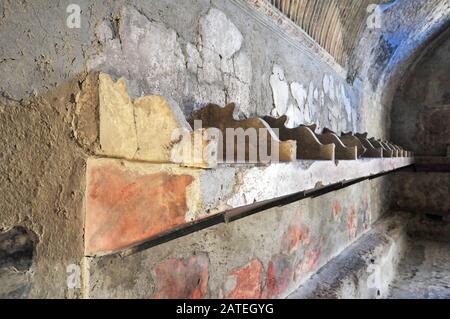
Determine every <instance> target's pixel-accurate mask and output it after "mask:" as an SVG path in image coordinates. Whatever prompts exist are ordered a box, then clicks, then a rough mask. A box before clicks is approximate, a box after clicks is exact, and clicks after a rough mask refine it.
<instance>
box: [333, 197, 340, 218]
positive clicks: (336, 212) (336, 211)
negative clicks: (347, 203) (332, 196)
mask: <svg viewBox="0 0 450 319" xmlns="http://www.w3.org/2000/svg"><path fill="white" fill-rule="evenodd" d="M333 213H334V217H338V216H339V214H340V213H341V203H340V202H339V201H338V200H337V201H336V202H335V203H334V209H333Z"/></svg>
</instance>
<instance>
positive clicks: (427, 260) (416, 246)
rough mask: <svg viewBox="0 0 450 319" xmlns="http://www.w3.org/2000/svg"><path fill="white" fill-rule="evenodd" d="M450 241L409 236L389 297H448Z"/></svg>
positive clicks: (449, 292) (449, 289)
mask: <svg viewBox="0 0 450 319" xmlns="http://www.w3.org/2000/svg"><path fill="white" fill-rule="evenodd" d="M449 265H450V243H448V242H439V241H430V240H423V239H422V240H420V239H417V238H414V239H411V240H410V241H409V244H408V249H407V251H406V253H405V256H404V258H403V259H402V260H401V262H400V264H399V267H398V275H397V277H396V279H395V280H394V282H393V283H392V284H391V287H390V293H389V298H393V299H449V298H450V272H449Z"/></svg>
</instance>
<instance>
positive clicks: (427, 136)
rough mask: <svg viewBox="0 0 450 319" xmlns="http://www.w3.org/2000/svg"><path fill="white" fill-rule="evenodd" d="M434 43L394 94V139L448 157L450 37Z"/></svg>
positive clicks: (420, 151)
mask: <svg viewBox="0 0 450 319" xmlns="http://www.w3.org/2000/svg"><path fill="white" fill-rule="evenodd" d="M447 34H450V33H449V32H447ZM433 46H434V50H429V52H427V53H426V54H425V55H424V56H423V57H422V58H421V59H420V61H419V62H417V63H416V65H415V66H414V68H413V69H412V70H410V71H409V72H408V76H407V78H406V80H404V83H402V86H401V87H400V89H399V90H398V92H397V93H396V95H395V97H394V102H393V109H392V138H393V141H395V142H397V143H400V144H401V145H403V146H404V147H406V148H408V149H410V150H412V151H414V152H415V153H416V154H417V155H435V156H445V155H446V153H447V146H448V145H450V125H449V123H450V61H449V59H448V55H449V52H450V40H449V38H448V36H446V37H445V36H444V37H443V38H442V39H441V40H439V41H438V42H437V43H436V44H434V45H433Z"/></svg>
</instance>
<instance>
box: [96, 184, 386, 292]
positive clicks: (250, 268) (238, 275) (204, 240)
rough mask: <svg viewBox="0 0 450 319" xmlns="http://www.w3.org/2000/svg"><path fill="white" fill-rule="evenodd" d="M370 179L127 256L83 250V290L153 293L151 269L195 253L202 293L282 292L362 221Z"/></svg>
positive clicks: (358, 230)
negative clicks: (204, 270) (89, 254)
mask: <svg viewBox="0 0 450 319" xmlns="http://www.w3.org/2000/svg"><path fill="white" fill-rule="evenodd" d="M373 182H374V181H366V182H363V183H361V184H358V185H353V186H351V187H349V188H346V189H343V190H339V191H337V192H334V193H330V194H327V195H324V196H322V197H319V198H315V199H307V200H304V201H300V202H297V203H294V204H290V205H288V206H285V207H280V208H273V209H269V210H267V211H265V212H263V213H260V214H256V215H253V216H251V217H248V218H245V219H241V220H238V221H235V222H232V223H228V224H220V225H217V226H214V227H212V228H208V229H204V230H201V231H199V232H196V233H194V234H191V235H189V236H186V237H183V238H179V239H176V240H173V241H171V242H169V243H165V244H162V245H160V246H156V247H153V248H151V249H147V250H144V251H141V252H138V253H135V254H133V255H130V256H127V257H119V256H104V257H100V258H89V259H88V262H89V269H90V277H89V288H88V289H89V296H90V297H106V296H108V297H113V298H116V297H137V298H142V297H148V296H155V294H156V296H157V293H158V291H159V289H160V288H158V287H159V285H161V284H162V283H165V282H166V280H169V279H167V276H166V275H158V274H157V273H156V272H154V271H153V270H154V269H161V267H164V266H161V265H166V266H167V265H169V264H172V263H174V262H175V260H185V263H186V260H190V259H191V258H195V257H194V256H200V255H206V256H208V260H209V266H208V267H209V270H208V273H209V280H208V289H207V291H208V293H206V294H205V295H204V296H203V297H206V298H216V297H237V296H239V297H242V298H250V297H252V298H253V297H254V298H257V297H259V296H262V297H268V298H280V297H284V296H287V295H288V294H289V293H290V292H292V291H293V290H294V289H295V288H296V287H297V286H298V285H299V284H300V283H302V282H304V281H305V280H307V279H308V278H309V277H310V276H311V275H312V274H313V273H314V272H315V271H317V270H318V269H319V268H320V267H321V266H322V265H324V264H325V263H326V262H327V261H329V260H330V259H331V258H332V257H334V256H336V255H337V254H338V253H339V252H341V251H342V249H344V248H345V247H347V245H349V244H350V243H351V242H353V241H354V240H355V238H358V237H359V236H360V235H361V234H363V233H364V232H365V231H366V230H367V229H369V225H370V223H371V221H372V218H375V215H376V214H378V212H376V213H374V212H372V210H371V206H372V205H371V201H372V197H371V192H370V189H371V188H372V187H373V185H372V183H373ZM361 192H363V193H364V194H367V198H366V197H364V196H363V197H361V196H359V194H361ZM374 200H378V198H377V197H375V198H374ZM385 200H386V201H387V199H385ZM336 202H339V207H340V208H339V214H338V216H336V206H337V205H336ZM349 220H351V225H352V226H351V228H349ZM177 263H180V262H178V261H177ZM126 265H127V266H126ZM167 267H169V266H167ZM170 267H171V266H170ZM140 269H146V270H150V271H146V272H142V271H140ZM164 273H169V271H165V272H163V274H164ZM156 283H159V284H156Z"/></svg>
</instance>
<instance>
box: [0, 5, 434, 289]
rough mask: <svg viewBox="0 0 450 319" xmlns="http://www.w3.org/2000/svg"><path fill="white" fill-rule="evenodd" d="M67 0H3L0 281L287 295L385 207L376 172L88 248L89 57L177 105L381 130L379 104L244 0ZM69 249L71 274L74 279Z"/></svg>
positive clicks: (93, 65)
mask: <svg viewBox="0 0 450 319" xmlns="http://www.w3.org/2000/svg"><path fill="white" fill-rule="evenodd" d="M72 2H73V1H68V0H67V1H61V2H58V3H57V4H55V3H53V2H50V1H43V0H40V1H20V2H17V1H2V2H1V3H0V16H1V19H0V139H1V143H0V145H2V152H1V153H0V156H1V160H2V164H1V165H0V181H1V183H0V187H1V188H0V191H1V193H2V197H1V199H0V254H1V255H0V256H6V257H5V258H3V257H2V260H6V262H2V263H0V283H1V284H0V296H6V297H14V296H18V297H81V296H91V297H99V296H103V297H106V296H108V297H109V296H111V297H116V296H123V297H167V296H174V297H176V296H182V297H205V296H209V297H214V296H215V297H218V296H240V295H239V294H242V295H249V294H250V295H251V296H254V297H259V296H265V297H283V296H286V295H287V294H288V293H289V292H290V291H292V289H294V288H295V286H296V285H297V284H298V283H300V282H301V281H302V280H304V278H306V277H307V276H308V275H309V274H311V273H312V272H314V271H315V270H317V269H318V267H320V266H321V265H323V264H324V263H325V262H326V261H328V260H329V259H330V258H331V257H332V256H334V255H336V254H337V253H339V252H340V251H341V250H342V249H344V248H345V247H346V246H347V245H348V244H350V243H351V242H352V241H353V240H354V239H355V237H357V236H358V235H360V234H361V233H362V232H363V231H364V230H365V229H366V228H368V227H370V223H371V222H372V221H374V220H376V219H377V218H378V217H379V216H380V215H381V214H383V213H384V212H385V211H386V208H387V200H388V196H386V190H387V189H388V184H389V181H388V178H383V179H378V180H372V181H370V182H364V183H361V184H357V185H354V186H352V187H351V188H348V189H346V190H343V191H339V192H337V193H333V194H329V195H327V196H325V197H320V198H317V199H313V200H306V201H302V202H299V203H295V204H292V205H289V206H287V207H282V208H277V209H271V210H269V211H267V212H263V213H261V214H259V215H256V216H253V217H250V218H246V219H242V220H240V221H237V222H234V223H231V224H225V225H220V226H216V227H213V228H210V229H206V230H202V231H200V232H197V233H195V234H193V235H190V236H187V237H184V238H181V239H177V240H175V241H173V242H169V243H166V244H164V245H161V246H158V247H154V248H151V249H148V250H146V251H143V252H140V253H137V254H134V255H132V256H128V257H125V258H120V257H117V256H114V257H102V258H98V259H91V258H85V257H84V256H83V255H84V253H83V248H84V247H83V246H84V242H83V232H84V229H83V227H84V225H83V224H84V210H83V209H84V208H83V205H84V195H85V194H84V190H85V180H86V177H85V171H86V167H85V165H86V159H87V158H88V157H89V156H90V155H92V149H91V148H90V145H91V144H92V143H93V142H95V141H96V139H97V138H98V137H97V136H95V134H94V135H90V134H89V132H96V131H97V130H96V129H89V128H92V127H91V126H92V125H93V126H95V125H96V124H97V118H96V116H97V114H96V113H95V112H93V109H92V108H91V106H95V104H96V101H92V100H90V97H85V96H81V97H80V95H78V93H79V91H80V89H81V88H82V87H83V86H85V85H89V81H86V76H87V74H88V72H89V71H95V70H100V71H105V72H108V73H111V74H113V75H114V76H116V77H124V78H125V79H126V81H127V85H128V87H129V90H130V92H131V94H132V95H133V97H139V96H143V95H149V94H162V95H164V96H166V97H168V98H171V99H172V100H173V101H175V102H176V103H178V104H179V105H180V107H181V109H182V110H183V111H184V113H185V115H189V114H190V113H191V112H192V111H193V110H195V109H197V108H199V107H201V106H202V105H203V104H205V103H209V102H215V103H218V104H221V105H224V104H225V103H228V102H237V103H238V106H239V114H237V115H238V116H239V117H246V116H254V115H266V114H270V113H272V114H273V115H283V114H287V115H288V117H289V125H296V124H299V123H303V122H309V121H314V122H316V123H317V124H319V128H320V129H321V128H323V127H325V126H326V127H330V128H332V129H334V130H336V131H338V132H339V131H349V130H353V131H365V130H368V131H369V133H371V135H374V136H377V137H378V136H379V137H384V136H387V135H388V131H387V129H386V126H385V125H384V122H382V121H381V120H380V119H384V116H385V113H386V112H385V110H384V109H383V107H382V106H379V105H377V104H376V103H375V102H373V103H372V102H371V103H369V104H367V105H366V104H365V102H361V101H366V100H367V98H366V95H365V94H366V93H365V88H366V87H365V86H364V85H362V84H363V83H364V81H365V78H366V77H365V75H361V76H360V78H359V79H356V80H355V81H354V82H352V81H347V79H346V77H345V71H344V72H338V71H337V69H339V68H336V65H335V64H333V63H331V62H330V60H327V59H324V58H323V55H321V54H319V53H318V52H321V50H320V49H319V48H318V47H317V45H315V44H314V43H312V42H308V41H310V40H307V39H306V38H307V37H303V38H302V39H303V40H302V41H298V39H293V38H292V37H291V36H290V35H289V34H288V33H287V32H286V31H285V30H282V29H280V27H279V26H278V25H277V23H276V22H275V21H274V20H273V19H271V18H269V17H267V16H263V15H261V13H260V12H257V11H255V10H254V9H255V8H254V7H251V6H249V5H250V4H251V2H250V1H238V0H234V1H220V0H213V1H207V0H193V1H177V2H175V1H169V0H159V1H114V2H110V1H95V2H91V1H78V4H79V5H80V7H81V9H82V15H81V28H80V29H70V28H68V27H67V25H66V18H67V16H68V13H67V12H66V8H67V6H68V5H69V4H70V3H72ZM426 8H428V6H426ZM424 10H425V9H424ZM425 12H426V10H425ZM417 16H418V17H420V15H417ZM363 56H365V55H363ZM387 59H388V58H387ZM383 61H384V60H383ZM349 82H352V83H353V84H349ZM374 105H375V106H376V107H374V108H372V106H374ZM363 109H364V110H363ZM89 112H91V113H89ZM83 114H84V115H86V114H91V117H85V116H84V117H83V116H82V115H83ZM364 118H365V119H364ZM80 128H83V129H82V130H80ZM86 128H87V129H86ZM86 132H88V134H85V133H86ZM276 182H281V181H276ZM274 187H276V185H275V183H274ZM349 199H352V200H349ZM71 264H75V265H79V266H81V273H80V274H81V275H82V280H83V283H82V285H81V286H80V288H78V285H75V289H71V288H69V287H68V285H67V279H68V275H69V274H68V273H67V272H66V271H67V267H68V266H69V265H71ZM246 265H249V266H248V267H246ZM14 269H17V270H18V272H17V273H15V275H14V276H11V273H12V272H15V270H14ZM70 269H73V268H70ZM70 274H74V275H76V274H77V273H76V272H75V273H70ZM15 278H17V279H15ZM72 278H73V277H72ZM247 279H248V280H247ZM242 280H244V281H242ZM246 280H247V281H246ZM75 283H76V282H75ZM166 283H170V284H172V283H173V287H174V289H172V290H167V285H166ZM175 283H179V284H180V285H176V284H175ZM242 285H243V286H242ZM246 285H248V286H249V288H247V287H246ZM165 287H166V288H165Z"/></svg>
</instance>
